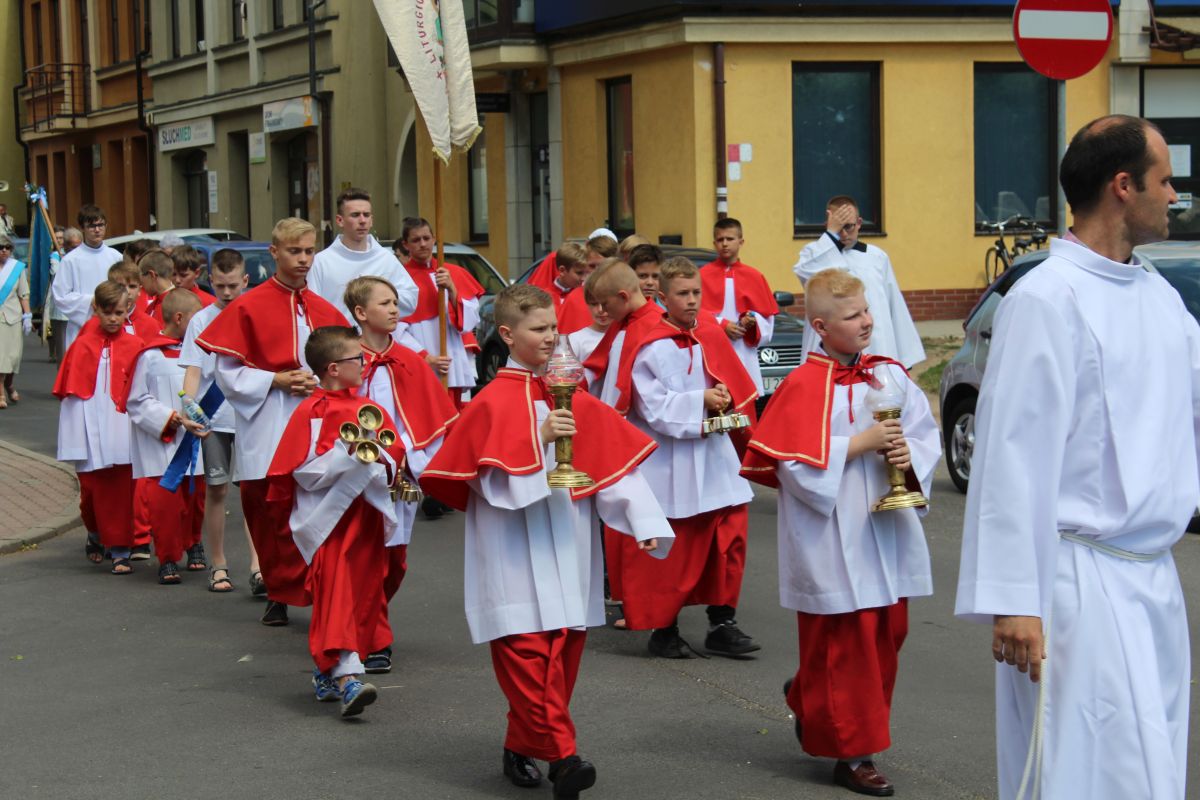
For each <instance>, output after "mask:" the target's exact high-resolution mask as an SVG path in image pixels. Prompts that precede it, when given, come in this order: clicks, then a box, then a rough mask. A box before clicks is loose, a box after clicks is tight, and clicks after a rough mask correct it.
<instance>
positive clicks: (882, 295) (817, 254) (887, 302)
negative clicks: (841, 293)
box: [792, 233, 925, 368]
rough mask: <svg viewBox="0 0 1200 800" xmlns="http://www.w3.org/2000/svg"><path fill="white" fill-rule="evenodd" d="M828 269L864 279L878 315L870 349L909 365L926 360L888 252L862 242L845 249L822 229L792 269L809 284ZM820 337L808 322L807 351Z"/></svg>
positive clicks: (811, 348) (806, 328)
mask: <svg viewBox="0 0 1200 800" xmlns="http://www.w3.org/2000/svg"><path fill="white" fill-rule="evenodd" d="M827 269H844V270H846V271H847V272H849V273H850V274H851V275H854V276H855V277H856V278H858V279H859V280H860V281H862V282H863V287H864V289H865V292H864V293H865V295H866V298H867V306H868V307H869V308H870V309H871V316H872V317H873V318H874V319H875V330H874V331H873V332H872V334H871V344H870V345H869V346H868V347H867V352H868V353H873V354H875V355H878V356H887V357H888V358H894V359H896V360H897V361H899V362H900V363H901V364H903V365H904V366H906V367H910V368H911V367H912V366H913V364H917V363H920V362H922V361H924V360H925V347H924V345H922V344H921V335H920V334H919V333H917V326H916V325H914V324H913V321H912V315H911V314H910V313H909V311H908V304H907V303H905V302H904V295H903V294H901V293H900V284H899V283H897V282H896V273H895V272H894V271H893V270H892V262H891V259H889V258H888V256H887V253H885V252H883V251H882V250H880V249H879V248H878V247H876V246H875V245H873V244H865V243H863V242H858V243H856V244H855V246H854V247H851V248H850V249H848V250H842V249H840V248H839V243H838V242H836V241H834V238H833V237H832V236H830V235H829V234H828V233H822V234H821V237H820V238H819V239H817V240H816V241H815V242H810V243H809V244H807V245H805V246H804V249H803V250H801V251H800V260H799V261H797V262H796V265H795V266H794V267H792V272H794V273H796V277H797V278H799V279H800V285H801V286H806V285H807V284H808V279H809V278H811V277H812V276H813V275H816V274H817V273H818V272H821V271H822V270H827ZM820 341H821V340H820V337H818V336H817V332H816V331H814V330H813V329H812V326H811V325H806V326H805V327H804V352H805V354H806V355H807V354H808V353H810V352H812V351H813V349H814V348H816V347H817V346H818V345H819V343H820Z"/></svg>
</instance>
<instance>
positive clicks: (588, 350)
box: [567, 325, 604, 363]
mask: <svg viewBox="0 0 1200 800" xmlns="http://www.w3.org/2000/svg"><path fill="white" fill-rule="evenodd" d="M603 338H604V331H598V330H595V329H594V328H592V327H591V326H590V325H589V326H588V327H586V328H580V329H579V330H577V331H574V332H572V333H568V334H567V341H569V342H570V343H571V352H573V353H574V354H575V357H576V358H578V359H579V361H580V363H583V362H584V361H587V359H588V356H590V355H591V354H592V351H593V350H595V349H596V345H598V344H600V340H601V339H603Z"/></svg>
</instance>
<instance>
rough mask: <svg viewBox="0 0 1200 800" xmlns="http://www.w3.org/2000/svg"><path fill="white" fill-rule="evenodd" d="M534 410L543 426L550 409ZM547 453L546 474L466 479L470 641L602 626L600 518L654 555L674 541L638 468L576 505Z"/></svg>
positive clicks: (496, 473)
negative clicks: (553, 483)
mask: <svg viewBox="0 0 1200 800" xmlns="http://www.w3.org/2000/svg"><path fill="white" fill-rule="evenodd" d="M509 363H510V365H512V366H515V364H513V362H509ZM534 409H535V411H536V412H537V427H538V428H539V429H540V428H541V425H542V423H543V422H545V420H546V417H547V416H548V415H549V413H550V409H549V406H547V405H546V404H545V403H544V402H542V401H540V400H538V401H535V402H534ZM543 455H544V460H545V463H546V472H535V473H533V474H532V475H511V474H509V473H507V472H504V471H503V470H500V469H495V468H492V467H484V468H482V469H480V471H479V477H478V478H476V479H474V480H472V481H471V482H470V486H471V495H470V500H469V504H468V506H467V531H466V576H465V577H466V592H465V595H466V608H467V623H468V625H469V627H470V629H471V640H472V641H473V642H475V643H476V644H479V643H481V642H488V641H491V640H492V639H499V638H500V637H502V636H510V635H512V634H516V633H536V632H538V631H548V630H557V629H559V628H575V629H582V628H591V627H596V626H599V625H603V624H604V556H603V553H602V550H601V545H600V523H599V520H603V521H604V522H605V524H607V525H609V526H610V527H611V528H612V529H613V531H610V534H612V533H615V531H627V532H629V534H628V535H630V536H633V538H634V539H636V540H637V541H645V540H647V539H655V538H657V539H658V549H657V550H654V551H652V552H651V553H650V555H652V556H654V557H656V558H666V556H667V553H668V552H669V551H670V549H671V543H672V542H673V541H674V539H675V534H674V533H673V532H672V531H671V525H670V523H668V522H667V519H666V517H665V516H663V512H662V510H661V509H660V508H659V506H658V503H657V501H656V500H655V498H654V493H653V491H652V490H651V489H650V486H649V484H647V483H646V480H645V478H643V476H642V473H641V472H640V470H637V469H635V470H633V471H632V472H630V473H629V474H628V475H626V476H625V477H624V478H622V479H621V480H619V481H617V482H616V483H614V484H613V485H611V486H607V487H605V488H603V489H601V490H600V491H598V492H596V493H595V494H594V495H591V496H590V497H585V498H583V499H582V500H574V501H573V500H571V495H570V491H569V490H567V489H551V488H550V487H549V486H548V485H547V484H546V473H547V472H549V471H550V470H552V469H554V466H555V461H554V445H553V444H548V445H546V447H545V452H544V454H543ZM597 515H599V520H598V519H597Z"/></svg>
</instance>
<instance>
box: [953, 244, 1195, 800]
mask: <svg viewBox="0 0 1200 800" xmlns="http://www.w3.org/2000/svg"><path fill="white" fill-rule="evenodd" d="M993 332H994V335H993V338H992V345H991V352H990V354H989V358H988V362H989V363H988V368H987V372H986V373H985V375H984V379H983V385H982V386H981V387H980V396H979V406H978V411H977V415H976V422H975V435H976V445H975V452H974V457H973V460H972V469H971V484H970V491H969V492H968V494H967V509H966V519H965V523H964V530H963V549H962V564H961V569H960V574H959V586H958V602H957V607H956V613H957V614H959V615H961V616H964V617H966V618H969V619H974V620H976V621H980V622H989V623H990V622H991V621H992V617H993V615H997V614H999V615H1023V616H1036V617H1041V618H1042V620H1043V625H1046V621H1047V620H1049V626H1048V627H1049V630H1048V634H1047V638H1048V648H1049V651H1048V652H1049V656H1048V659H1047V661H1046V663H1045V664H1044V666H1043V676H1044V677H1043V681H1044V684H1043V685H1044V686H1045V698H1044V702H1045V711H1044V713H1043V716H1042V722H1043V725H1044V733H1043V736H1044V745H1043V759H1044V762H1043V766H1042V771H1041V780H1040V789H1041V797H1044V798H1059V797H1087V798H1089V800H1108V799H1110V798H1111V800H1127V799H1128V798H1135V797H1136V798H1155V800H1171V799H1179V800H1181V799H1182V798H1183V796H1184V789H1185V785H1186V784H1185V779H1186V767H1187V751H1186V747H1187V726H1188V695H1189V691H1190V688H1189V681H1190V677H1191V675H1190V650H1189V645H1188V629H1187V619H1186V614H1185V609H1184V603H1183V596H1182V592H1181V589H1180V586H1179V578H1178V575H1177V574H1176V571H1175V563H1174V560H1173V559H1172V557H1171V554H1170V548H1171V546H1172V545H1173V544H1175V542H1177V541H1178V540H1179V538H1180V537H1181V535H1182V534H1183V531H1184V527H1185V526H1186V524H1187V522H1188V519H1189V517H1190V516H1191V514H1192V512H1193V511H1194V510H1195V508H1196V501H1197V498H1200V477H1198V476H1200V469H1198V467H1197V460H1198V459H1200V453H1198V451H1197V436H1196V426H1197V420H1200V328H1198V327H1197V325H1196V321H1195V319H1194V318H1193V317H1192V316H1191V315H1190V314H1188V312H1187V311H1186V309H1185V308H1184V305H1183V302H1182V301H1181V300H1180V298H1179V295H1178V294H1177V293H1176V291H1175V289H1173V288H1172V287H1171V286H1170V285H1169V284H1168V283H1167V282H1166V281H1165V280H1164V279H1163V278H1162V277H1160V276H1158V275H1155V274H1152V273H1149V272H1146V271H1145V270H1143V269H1141V268H1140V267H1139V266H1137V264H1136V263H1135V264H1133V265H1128V264H1119V263H1116V262H1113V261H1109V260H1108V259H1106V258H1103V257H1101V256H1099V255H1097V254H1096V253H1093V252H1092V251H1091V250H1089V249H1087V248H1086V247H1084V246H1082V245H1080V244H1075V243H1072V242H1068V241H1063V240H1055V241H1053V242H1052V243H1051V245H1050V257H1049V258H1048V259H1047V260H1046V261H1045V262H1044V263H1043V264H1041V265H1040V266H1039V267H1037V268H1036V269H1035V270H1033V271H1032V272H1030V273H1029V274H1028V275H1027V276H1025V277H1023V278H1022V279H1021V280H1020V281H1019V282H1018V283H1017V284H1016V286H1014V287H1013V289H1012V290H1011V291H1009V293H1008V295H1007V296H1006V297H1005V298H1004V300H1002V301H1001V303H1000V306H999V308H998V309H997V313H996V319H995V325H994V327H993ZM1060 531H1068V532H1075V533H1076V534H1077V535H1081V536H1084V537H1087V538H1089V539H1094V540H1098V541H1101V542H1103V543H1105V544H1107V545H1111V546H1114V547H1117V548H1120V549H1121V550H1124V551H1129V552H1133V553H1141V554H1160V555H1159V556H1158V557H1157V558H1154V559H1153V560H1150V561H1147V562H1136V561H1130V560H1126V559H1125V558H1121V557H1117V556H1114V555H1110V554H1106V553H1101V552H1098V551H1097V550H1095V549H1092V548H1090V547H1086V546H1084V545H1081V544H1077V543H1074V542H1070V541H1067V540H1065V539H1061V538H1060V535H1059V532H1060ZM1038 688H1039V687H1038V685H1037V684H1034V683H1032V682H1030V680H1029V679H1028V677H1027V676H1025V675H1021V674H1020V673H1019V672H1017V671H1016V669H1014V668H1012V667H1009V666H1007V665H1003V664H1001V665H998V666H997V669H996V718H997V719H996V729H997V734H996V738H997V751H998V753H997V757H998V766H999V778H1000V796H1001V798H1003V799H1004V800H1008V798H1012V797H1014V796H1015V794H1016V792H1017V788H1018V785H1019V783H1020V780H1021V775H1022V771H1023V768H1024V763H1025V758H1026V753H1027V751H1028V748H1029V741H1030V733H1031V729H1032V728H1033V724H1034V717H1035V708H1036V703H1037V693H1038Z"/></svg>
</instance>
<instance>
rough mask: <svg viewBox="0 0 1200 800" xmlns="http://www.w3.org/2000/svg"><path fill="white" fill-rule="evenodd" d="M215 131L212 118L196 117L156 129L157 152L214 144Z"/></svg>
mask: <svg viewBox="0 0 1200 800" xmlns="http://www.w3.org/2000/svg"><path fill="white" fill-rule="evenodd" d="M216 140H217V138H216V131H215V128H214V127H213V118H212V117H197V118H196V119H188V120H184V121H183V122H176V123H173V124H171V125H160V126H159V128H158V151H159V152H160V153H167V152H170V151H171V150H183V149H184V148H188V147H204V146H205V145H210V144H213V143H214V142H216Z"/></svg>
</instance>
